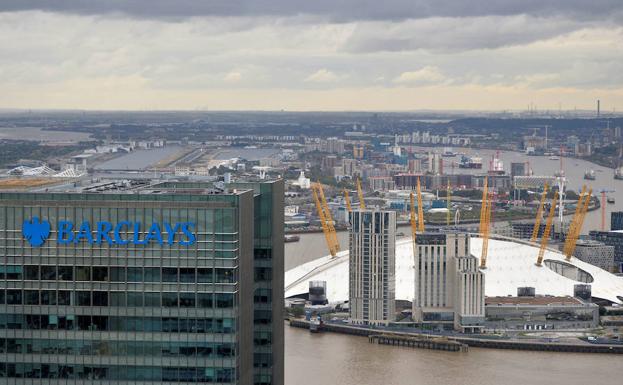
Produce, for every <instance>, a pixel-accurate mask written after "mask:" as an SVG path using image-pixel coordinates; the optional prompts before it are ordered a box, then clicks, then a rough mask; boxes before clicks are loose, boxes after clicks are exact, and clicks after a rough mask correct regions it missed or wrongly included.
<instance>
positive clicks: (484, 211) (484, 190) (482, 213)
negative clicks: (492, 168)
mask: <svg viewBox="0 0 623 385" xmlns="http://www.w3.org/2000/svg"><path fill="white" fill-rule="evenodd" d="M488 181H489V178H488V177H485V181H484V183H483V187H482V200H481V203H480V228H479V230H478V232H479V233H480V234H481V235H482V234H484V232H485V230H484V229H485V217H486V216H487V196H488V195H487V194H488V192H489V188H488V183H489V182H488Z"/></svg>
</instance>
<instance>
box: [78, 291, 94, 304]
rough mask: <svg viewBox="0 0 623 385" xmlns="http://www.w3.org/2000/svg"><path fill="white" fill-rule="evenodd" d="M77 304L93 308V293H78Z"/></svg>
mask: <svg viewBox="0 0 623 385" xmlns="http://www.w3.org/2000/svg"><path fill="white" fill-rule="evenodd" d="M76 302H77V303H78V306H91V292H89V291H77V292H76Z"/></svg>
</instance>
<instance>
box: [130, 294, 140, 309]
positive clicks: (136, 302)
mask: <svg viewBox="0 0 623 385" xmlns="http://www.w3.org/2000/svg"><path fill="white" fill-rule="evenodd" d="M128 306H137V307H142V306H143V293H142V292H136V291H129V292H128Z"/></svg>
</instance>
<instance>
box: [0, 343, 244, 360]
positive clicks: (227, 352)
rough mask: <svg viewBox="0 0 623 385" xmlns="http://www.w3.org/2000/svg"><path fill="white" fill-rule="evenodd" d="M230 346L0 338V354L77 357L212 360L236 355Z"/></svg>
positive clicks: (232, 346)
mask: <svg viewBox="0 0 623 385" xmlns="http://www.w3.org/2000/svg"><path fill="white" fill-rule="evenodd" d="M234 346H235V345H234V344H232V343H209V342H164V341H163V342H160V341H92V340H66V339H65V340H48V339H19V338H18V339H13V338H0V353H15V354H66V355H80V356H132V357H138V356H148V357H179V356H182V357H211V358H229V357H233V356H234V355H235V348H234Z"/></svg>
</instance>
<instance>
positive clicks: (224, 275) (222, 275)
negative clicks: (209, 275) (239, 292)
mask: <svg viewBox="0 0 623 385" xmlns="http://www.w3.org/2000/svg"><path fill="white" fill-rule="evenodd" d="M215 271H216V282H218V283H233V282H234V273H233V269H216V270H215Z"/></svg>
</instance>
